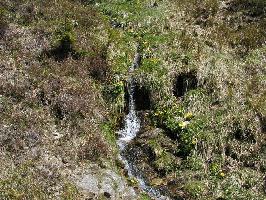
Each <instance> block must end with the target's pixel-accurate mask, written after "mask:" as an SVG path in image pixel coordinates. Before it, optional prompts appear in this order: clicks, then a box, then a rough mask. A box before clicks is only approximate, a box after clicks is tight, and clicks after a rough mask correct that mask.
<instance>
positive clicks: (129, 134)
mask: <svg viewBox="0 0 266 200" xmlns="http://www.w3.org/2000/svg"><path fill="white" fill-rule="evenodd" d="M136 56H138V55H136ZM135 60H136V59H135ZM135 68H136V63H135V61H134V63H133V65H132V66H131V67H130V69H129V72H133V71H134V69H135ZM128 84H129V87H128V93H129V113H128V114H127V115H126V117H125V127H124V128H123V129H122V130H120V131H119V139H118V141H117V144H118V146H119V149H120V155H119V156H120V159H121V161H122V162H123V163H124V165H125V168H126V170H127V171H128V176H129V177H132V178H135V179H137V181H138V183H139V186H140V188H141V189H142V190H143V191H145V192H146V193H147V194H148V195H149V196H150V197H151V198H153V199H156V200H168V199H169V198H168V197H165V196H162V195H161V194H160V192H159V191H158V190H156V189H154V188H152V187H151V186H149V185H147V183H146V182H145V179H144V177H143V175H142V173H141V172H139V170H138V169H137V168H136V167H135V166H134V163H131V162H129V161H128V160H127V158H126V156H124V155H123V151H124V149H125V148H126V146H127V144H128V143H129V142H130V141H132V140H133V139H134V138H135V137H136V136H137V133H138V132H139V130H140V128H141V125H140V119H139V118H138V116H137V113H136V109H135V101H134V92H135V81H134V79H133V78H132V77H130V78H129V80H128ZM132 156H134V155H132Z"/></svg>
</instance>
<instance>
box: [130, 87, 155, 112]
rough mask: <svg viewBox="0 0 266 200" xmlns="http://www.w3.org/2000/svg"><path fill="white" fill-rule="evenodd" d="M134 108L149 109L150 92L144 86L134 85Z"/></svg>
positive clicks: (138, 109)
mask: <svg viewBox="0 0 266 200" xmlns="http://www.w3.org/2000/svg"><path fill="white" fill-rule="evenodd" d="M133 98H134V100H135V106H136V110H137V111H140V110H150V108H151V100H150V92H149V91H148V90H147V89H146V88H145V87H140V86H138V85H137V86H136V87H135V91H134V94H133Z"/></svg>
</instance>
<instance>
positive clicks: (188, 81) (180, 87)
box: [173, 71, 198, 97]
mask: <svg viewBox="0 0 266 200" xmlns="http://www.w3.org/2000/svg"><path fill="white" fill-rule="evenodd" d="M197 85H198V79H197V74H196V72H195V71H192V72H188V73H181V74H179V75H178V76H177V77H176V78H175V82H174V88H173V93H174V96H175V97H183V96H184V95H185V93H186V92H188V91H189V90H193V89H196V88H197Z"/></svg>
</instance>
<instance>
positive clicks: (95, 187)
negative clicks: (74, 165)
mask: <svg viewBox="0 0 266 200" xmlns="http://www.w3.org/2000/svg"><path fill="white" fill-rule="evenodd" d="M75 182H76V185H77V187H78V188H80V190H81V191H82V193H83V194H84V195H85V196H86V198H93V199H98V198H100V197H105V198H107V199H111V200H118V199H121V200H123V199H127V200H128V199H130V200H134V199H137V195H136V193H135V191H134V189H133V188H132V187H129V186H128V185H127V182H126V180H125V179H124V178H123V177H121V176H120V175H119V174H117V173H116V172H114V171H112V170H110V169H101V168H95V167H94V168H91V169H88V170H86V171H84V172H81V173H77V174H76V175H75Z"/></svg>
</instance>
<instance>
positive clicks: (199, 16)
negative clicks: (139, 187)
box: [98, 0, 266, 199]
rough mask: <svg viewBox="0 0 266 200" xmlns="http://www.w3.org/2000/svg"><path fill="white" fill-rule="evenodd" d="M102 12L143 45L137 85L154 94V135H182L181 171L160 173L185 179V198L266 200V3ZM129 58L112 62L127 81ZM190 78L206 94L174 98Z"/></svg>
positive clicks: (137, 6)
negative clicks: (178, 83) (179, 81)
mask: <svg viewBox="0 0 266 200" xmlns="http://www.w3.org/2000/svg"><path fill="white" fill-rule="evenodd" d="M98 6H99V7H100V9H101V10H102V12H103V13H104V14H106V15H107V16H108V17H109V18H110V20H111V22H112V23H113V24H114V26H117V24H119V26H118V31H116V32H118V33H120V35H119V36H120V37H121V38H122V39H123V40H124V41H125V40H126V41H131V42H130V44H134V42H135V43H141V45H142V49H143V52H142V53H143V56H144V59H143V60H142V66H141V68H140V69H138V70H137V71H136V72H135V76H136V78H137V80H138V82H139V84H141V85H142V86H144V87H146V88H148V90H149V91H150V94H151V98H152V100H153V101H152V102H153V110H152V112H153V114H152V116H153V117H152V119H153V120H154V126H157V127H161V128H164V129H167V130H168V132H169V131H170V133H171V134H173V135H179V138H178V139H177V142H178V147H177V151H178V153H177V154H178V156H179V157H181V158H182V162H181V164H180V165H177V166H173V167H172V169H170V170H169V169H168V168H169V166H167V164H168V163H169V162H168V158H165V159H163V158H162V156H158V158H157V160H154V164H155V165H156V163H157V164H158V162H161V163H159V165H160V166H164V167H161V168H165V169H167V171H168V175H167V176H168V177H171V175H173V176H175V175H174V174H177V175H178V177H179V181H180V182H181V183H182V184H180V185H179V184H177V185H176V189H178V190H181V191H183V192H184V193H185V194H184V195H185V197H186V198H187V199H201V198H202V199H203V198H209V199H213V198H223V199H264V198H265V194H264V192H263V174H264V173H265V133H264V132H265V114H266V113H265V111H266V110H265V109H266V108H265V107H266V106H265V50H266V49H265V30H266V26H265V10H263V9H262V7H263V6H265V3H264V1H246V2H245V1H207V0H205V1H203V2H202V1H200V2H199V1H196V0H195V1H192V0H191V1H169V0H162V1H157V3H156V4H154V1H148V0H147V1H122V0H117V1H104V2H100V3H99V4H98ZM114 22H115V23H114ZM121 32H122V33H123V34H122V36H121ZM118 48H120V49H125V46H123V45H120V46H119V45H118ZM122 51H123V50H122ZM120 52H121V50H120ZM125 52H126V51H125ZM126 55H128V54H126ZM129 55H130V54H129ZM128 58H129V59H131V60H132V56H128V57H126V56H125V57H123V58H121V54H119V53H118V54H115V56H114V55H113V54H111V56H109V59H110V60H111V61H112V62H114V63H117V64H116V66H119V67H120V68H118V69H117V73H118V74H120V75H121V77H122V79H123V76H124V71H125V70H126V69H125V68H124V67H125V66H127V65H125V64H124V63H128V62H129V61H128ZM188 72H192V73H195V75H196V78H197V82H198V84H197V85H198V87H197V88H196V89H195V88H192V89H193V90H190V91H189V92H187V93H185V94H184V96H182V97H181V98H180V97H179V98H176V97H174V96H173V94H172V93H173V92H172V90H173V83H174V82H175V78H176V77H177V76H178V75H179V74H182V73H183V74H184V73H185V74H186V73H188ZM190 116H193V118H192V119H190V118H191V117H190ZM188 121H189V125H186V123H187V122H188ZM184 122H185V123H184ZM158 143H159V142H158ZM155 146H156V145H155ZM157 148H159V149H160V147H157ZM159 149H157V152H158V150H159ZM154 151H155V152H156V149H155V150H154ZM166 151H167V150H166ZM164 162H165V163H164ZM164 178H165V177H164ZM164 184H165V183H164Z"/></svg>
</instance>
